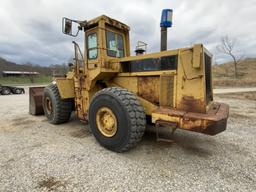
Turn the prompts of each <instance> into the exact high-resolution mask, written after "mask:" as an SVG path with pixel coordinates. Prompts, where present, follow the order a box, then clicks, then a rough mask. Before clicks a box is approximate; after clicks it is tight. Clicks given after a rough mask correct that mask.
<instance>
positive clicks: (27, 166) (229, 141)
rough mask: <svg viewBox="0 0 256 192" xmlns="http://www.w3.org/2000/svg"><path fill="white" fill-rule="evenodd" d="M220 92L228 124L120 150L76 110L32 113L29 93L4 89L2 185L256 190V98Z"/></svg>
mask: <svg viewBox="0 0 256 192" xmlns="http://www.w3.org/2000/svg"><path fill="white" fill-rule="evenodd" d="M216 99H217V100H218V101H222V102H225V103H228V104H229V105H230V106H231V111H230V119H229V121H228V128H227V130H226V131H225V132H223V133H221V134H219V135H217V136H214V137H211V136H206V135H202V134H197V133H192V132H186V131H181V130H178V131H177V132H176V134H175V137H174V140H175V142H174V143H158V142H156V141H155V135H153V134H149V133H147V134H146V135H145V136H144V138H143V141H142V142H141V143H140V144H139V145H138V146H137V147H136V148H135V149H133V150H131V151H129V152H126V153H122V154H118V153H114V152H111V151H108V150H106V149H104V148H103V147H101V146H100V145H99V144H98V143H97V142H96V140H95V139H94V137H93V136H92V134H91V133H90V132H89V131H88V127H87V126H86V125H85V124H83V123H81V122H79V121H78V120H77V119H76V118H75V117H72V119H71V121H70V122H69V123H67V124H63V125H51V124H48V122H47V121H46V118H45V117H44V116H38V117H35V116H30V115H29V114H28V94H25V95H11V96H0V106H1V112H0V114H1V115H0V120H1V124H0V154H1V155H0V191H3V192H7V191H19V192H20V191H104V192H105V191H186V192H187V191H243V192H244V191H255V189H256V139H255V135H256V123H255V122H256V121H255V118H256V101H252V100H238V99H230V98H225V97H224V96H222V97H218V98H216Z"/></svg>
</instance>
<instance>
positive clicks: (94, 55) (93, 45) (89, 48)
mask: <svg viewBox="0 0 256 192" xmlns="http://www.w3.org/2000/svg"><path fill="white" fill-rule="evenodd" d="M85 35H86V38H85V39H86V42H85V43H86V50H85V54H87V63H88V69H89V70H91V69H95V68H96V67H99V65H98V64H99V60H100V57H99V55H100V54H99V41H98V33H97V30H96V29H92V30H89V31H87V32H86V34H85Z"/></svg>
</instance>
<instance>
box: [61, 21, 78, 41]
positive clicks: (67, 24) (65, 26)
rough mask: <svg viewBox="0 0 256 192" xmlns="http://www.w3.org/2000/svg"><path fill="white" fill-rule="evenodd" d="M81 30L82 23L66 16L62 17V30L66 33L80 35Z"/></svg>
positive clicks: (74, 35) (73, 35)
mask: <svg viewBox="0 0 256 192" xmlns="http://www.w3.org/2000/svg"><path fill="white" fill-rule="evenodd" d="M74 25H75V26H74ZM73 26H74V27H73ZM79 30H80V25H79V24H78V23H77V22H75V21H74V20H71V19H68V18H66V17H63V18H62V32H63V33H64V34H66V35H70V36H72V37H76V36H77V35H78V32H79Z"/></svg>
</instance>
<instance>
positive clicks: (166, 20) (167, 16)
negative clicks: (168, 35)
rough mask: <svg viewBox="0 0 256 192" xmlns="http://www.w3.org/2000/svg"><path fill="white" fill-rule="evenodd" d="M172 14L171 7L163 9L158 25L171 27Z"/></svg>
mask: <svg viewBox="0 0 256 192" xmlns="http://www.w3.org/2000/svg"><path fill="white" fill-rule="evenodd" d="M172 15H173V10H172V9H163V10H162V17H161V23H160V27H165V28H168V27H172Z"/></svg>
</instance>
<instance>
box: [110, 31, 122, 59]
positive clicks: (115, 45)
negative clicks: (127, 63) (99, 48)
mask: <svg viewBox="0 0 256 192" xmlns="http://www.w3.org/2000/svg"><path fill="white" fill-rule="evenodd" d="M106 37H107V38H106V40H107V55H108V56H110V57H124V42H123V36H122V35H120V34H117V33H114V32H111V31H106Z"/></svg>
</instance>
